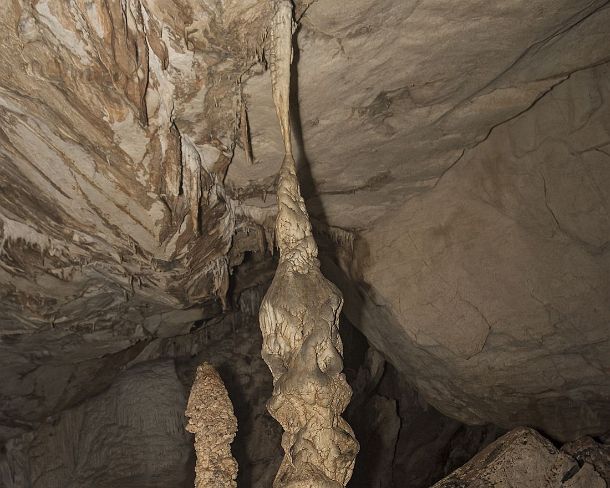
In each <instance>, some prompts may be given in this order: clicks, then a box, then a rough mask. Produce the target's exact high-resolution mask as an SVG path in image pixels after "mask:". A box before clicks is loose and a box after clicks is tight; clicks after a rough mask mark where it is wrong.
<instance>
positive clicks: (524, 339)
mask: <svg viewBox="0 0 610 488" xmlns="http://www.w3.org/2000/svg"><path fill="white" fill-rule="evenodd" d="M609 100H610V66H609V65H604V66H600V67H598V68H593V69H590V70H584V71H581V72H579V73H575V74H573V75H572V76H571V77H570V78H569V79H568V80H566V81H565V82H564V83H562V84H561V85H559V86H557V87H555V88H554V89H553V90H552V91H551V92H549V93H548V94H547V95H546V96H545V97H544V98H543V99H541V100H540V101H539V102H538V103H537V104H536V106H535V107H534V108H532V109H531V110H529V111H528V112H526V113H524V114H523V115H521V116H519V117H517V118H515V119H514V120H512V121H511V122H509V123H507V124H504V125H502V126H500V127H497V128H496V129H495V130H494V131H493V132H492V133H491V135H490V136H489V138H488V139H487V140H486V141H485V142H483V143H481V144H480V145H479V146H477V147H476V148H474V149H472V150H470V151H468V152H466V153H465V155H464V157H463V158H462V159H461V160H460V162H459V164H457V165H455V166H454V167H453V169H452V170H451V171H449V172H448V173H446V175H445V176H444V178H443V179H442V180H441V181H440V182H439V183H438V185H437V186H436V187H435V189H434V190H433V191H430V192H427V193H425V194H423V195H421V196H419V197H416V198H413V199H412V200H411V201H409V203H407V204H406V205H405V206H404V207H402V208H401V209H399V210H398V211H397V212H395V213H394V214H393V215H392V216H391V217H389V218H387V219H385V220H383V221H380V222H379V223H378V224H377V225H376V226H375V227H374V228H373V229H372V230H370V231H368V232H366V233H364V234H363V239H362V240H361V241H360V242H359V243H357V244H356V247H357V250H356V254H357V256H358V259H359V265H358V266H359V268H360V271H361V272H362V275H361V279H362V281H363V282H365V283H366V284H368V285H369V289H368V291H367V294H368V296H369V297H370V298H371V302H368V305H364V306H363V308H368V311H366V312H365V311H363V310H355V309H353V307H352V309H351V311H352V314H354V315H360V316H361V317H360V318H359V319H358V321H357V322H356V323H359V324H361V326H362V327H363V330H364V331H365V333H366V334H367V335H368V336H369V338H370V339H371V340H372V341H373V343H374V344H375V345H376V347H378V348H379V349H381V350H383V351H384V352H385V353H386V354H388V355H389V357H390V359H391V361H392V362H393V363H394V364H395V365H396V366H397V367H398V368H399V369H401V370H402V371H403V372H406V373H407V376H409V377H411V378H413V381H414V382H415V384H416V385H417V388H418V389H419V390H420V391H421V392H422V393H423V394H424V396H425V397H426V398H427V399H428V401H430V402H431V403H432V404H433V405H435V406H436V407H437V408H439V409H440V410H441V411H443V412H445V413H446V414H448V415H450V416H452V417H454V418H458V419H461V420H463V421H466V422H473V423H480V422H493V423H495V424H497V425H500V426H503V427H508V428H509V427H513V426H515V425H519V424H527V425H532V426H535V427H538V428H541V429H543V430H544V431H545V432H547V433H549V434H550V435H552V436H553V437H556V438H558V439H563V440H569V439H574V438H577V437H578V436H580V435H583V434H587V433H588V434H600V433H603V432H605V431H606V430H607V429H608V426H609V425H610V408H609V406H610V380H609V378H610V342H609V340H608V339H609V337H608V333H609V329H608V324H609V323H610V307H609V301H608V297H609V296H610V280H608V276H610V253H608V250H609V249H610V248H609V246H608V242H609V241H608V239H609V238H610V220H609V219H608V215H609V210H610V166H609V165H608V161H609V156H608V154H609V153H608V148H610V145H609V144H610V133H609V132H610V131H609V130H608V128H609V127H610V102H609ZM556 120H562V124H563V125H562V126H560V127H557V125H556V124H554V121H556ZM359 300H360V302H361V303H362V300H361V299H359ZM348 309H350V308H349V307H348ZM368 313H370V314H373V315H375V314H376V315H377V317H378V318H377V320H379V321H381V322H379V321H377V322H375V321H374V320H375V318H374V317H370V318H368V319H366V320H363V319H362V316H363V315H366V314H368ZM380 323H383V324H384V326H383V327H380Z"/></svg>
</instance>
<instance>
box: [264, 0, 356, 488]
mask: <svg viewBox="0 0 610 488" xmlns="http://www.w3.org/2000/svg"><path fill="white" fill-rule="evenodd" d="M275 8H276V11H275V14H274V17H273V24H272V28H271V36H272V57H271V71H272V81H273V83H272V86H273V98H274V101H275V106H276V110H277V115H278V119H279V122H280V127H281V129H282V135H283V140H284V148H285V154H284V162H283V163H282V167H281V169H280V176H279V182H278V187H277V199H278V215H277V221H276V239H277V242H278V248H279V251H280V257H279V263H278V267H277V270H276V273H275V276H274V278H273V281H272V282H271V286H270V287H269V290H267V293H266V295H265V297H264V299H263V302H262V304H261V309H260V326H261V332H262V334H263V350H262V356H263V359H264V360H265V362H266V363H267V365H268V366H269V369H270V370H271V373H272V375H273V396H272V397H271V399H270V400H269V403H268V408H269V412H270V413H271V415H273V417H274V418H275V419H277V420H278V422H279V423H280V424H281V425H282V428H283V429H284V435H283V436H282V447H283V449H284V453H285V455H284V459H283V461H282V464H281V465H280V469H279V471H278V474H277V476H276V478H275V480H274V482H273V486H274V487H276V488H281V487H294V488H298V487H302V488H306V487H309V486H320V487H322V486H324V487H328V488H330V487H336V488H338V487H342V486H345V485H347V482H348V481H349V479H350V477H351V475H352V471H353V469H354V460H355V457H356V454H357V453H358V442H356V439H355V438H354V433H353V431H352V429H351V428H350V426H349V425H348V423H347V422H346V421H345V420H344V419H343V418H342V417H341V414H342V413H343V411H344V410H345V408H346V407H347V405H348V403H349V399H350V397H351V393H352V391H351V388H350V387H349V385H348V384H347V381H346V380H345V375H344V374H343V373H342V370H343V358H342V354H343V345H342V344H341V337H340V336H339V323H338V322H339V314H340V313H341V307H342V306H343V299H342V298H341V294H340V293H339V291H338V290H337V289H336V287H335V286H334V285H333V284H332V283H330V282H329V281H328V280H327V279H326V278H324V276H323V275H322V273H321V271H320V263H319V261H318V259H317V255H318V247H317V245H316V242H315V240H314V238H313V235H312V231H311V224H310V222H309V216H308V215H307V210H306V208H305V203H304V202H303V198H302V197H301V194H300V189H299V183H298V180H297V177H296V172H295V162H294V159H293V156H292V147H291V139H290V136H291V129H290V116H289V113H290V112H289V108H290V107H289V93H290V70H291V62H292V27H293V20H292V19H293V13H292V4H291V3H290V2H288V1H285V0H280V1H278V2H276V4H275Z"/></svg>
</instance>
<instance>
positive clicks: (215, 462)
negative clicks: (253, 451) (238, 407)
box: [186, 363, 237, 488]
mask: <svg viewBox="0 0 610 488" xmlns="http://www.w3.org/2000/svg"><path fill="white" fill-rule="evenodd" d="M186 415H187V417H189V421H188V425H187V430H188V431H189V432H192V433H193V434H195V452H196V454H197V465H196V466H195V476H196V477H195V488H230V487H236V486H237V483H236V481H235V480H236V478H237V462H236V461H235V459H233V456H232V455H231V442H232V441H233V438H234V437H235V433H236V432H237V419H236V418H235V415H234V414H233V405H232V404H231V400H229V395H228V394H227V390H226V389H225V386H224V384H223V382H222V379H221V378H220V376H219V375H218V373H217V372H216V370H215V369H214V368H213V367H212V366H211V365H209V364H208V363H203V364H202V365H200V366H199V367H198V368H197V374H196V376H195V382H194V383H193V387H192V388H191V394H190V396H189V401H188V404H187V407H186Z"/></svg>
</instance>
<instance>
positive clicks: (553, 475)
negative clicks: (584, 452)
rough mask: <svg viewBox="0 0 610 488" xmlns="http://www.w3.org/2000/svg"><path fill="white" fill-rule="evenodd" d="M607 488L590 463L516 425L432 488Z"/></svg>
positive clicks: (535, 433) (534, 432)
mask: <svg viewBox="0 0 610 488" xmlns="http://www.w3.org/2000/svg"><path fill="white" fill-rule="evenodd" d="M458 486H459V487H460V488H486V487H492V486H493V487H495V488H510V487H513V486H519V487H532V488H533V487H536V488H606V482H605V481H604V479H603V478H602V477H601V476H600V474H599V473H598V472H597V471H596V470H595V468H594V466H593V465H592V464H589V463H588V462H584V463H583V464H582V466H580V465H579V463H577V462H576V460H575V459H574V458H572V457H570V456H569V455H567V454H566V453H564V452H562V451H560V450H558V449H557V448H555V447H554V446H553V445H552V444H551V443H550V442H549V441H548V440H547V439H545V438H544V437H542V436H541V435H540V434H538V433H537V432H536V431H534V430H532V429H526V428H519V429H515V430H513V431H511V432H509V433H508V434H506V435H504V436H503V437H501V438H500V439H498V440H497V441H495V442H494V443H492V444H490V445H489V446H487V447H486V448H485V449H484V450H482V451H481V452H480V453H479V454H477V455H476V456H475V457H474V458H473V459H471V460H470V461H469V462H468V463H466V464H465V465H464V466H462V467H461V468H459V469H457V470H456V471H454V472H453V473H452V474H451V475H449V476H447V477H446V478H445V479H443V480H442V481H439V482H438V483H436V484H435V485H434V487H433V488H455V487H458Z"/></svg>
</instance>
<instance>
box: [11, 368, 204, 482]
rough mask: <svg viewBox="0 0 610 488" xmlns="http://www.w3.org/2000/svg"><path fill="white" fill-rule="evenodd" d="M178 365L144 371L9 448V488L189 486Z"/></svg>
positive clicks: (138, 370)
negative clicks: (187, 482) (187, 483)
mask: <svg viewBox="0 0 610 488" xmlns="http://www.w3.org/2000/svg"><path fill="white" fill-rule="evenodd" d="M185 406H186V398H185V395H184V390H183V387H182V385H181V384H180V382H179V381H178V378H177V376H176V371H175V368H174V365H173V362H172V361H156V362H149V363H143V364H140V365H137V366H135V367H133V368H130V369H129V370H127V371H125V372H124V373H123V374H122V375H121V376H120V377H119V378H118V380H117V382H116V383H114V384H113V385H112V386H111V387H110V388H109V389H108V390H107V391H106V392H104V393H102V394H101V395H99V396H97V397H93V398H91V399H89V400H87V401H86V402H84V403H82V404H80V405H79V406H77V407H75V408H72V409H69V410H66V411H65V412H63V413H62V414H61V416H60V417H59V418H58V419H57V420H56V421H55V422H52V423H51V422H50V423H48V424H45V425H43V426H42V427H41V428H40V429H38V430H37V431H35V432H32V433H29V434H26V435H25V436H24V437H22V438H15V439H13V440H11V441H9V443H8V445H7V458H6V459H5V460H4V462H3V463H0V468H1V469H0V476H1V478H0V480H1V481H2V482H4V486H6V488H81V487H85V486H86V487H91V488H94V487H95V488H112V487H119V486H120V487H121V488H140V487H142V486H146V487H150V488H167V487H168V486H176V487H177V486H184V484H185V482H186V481H187V480H188V469H187V468H188V462H189V457H190V453H191V449H192V442H191V440H190V439H189V436H188V434H187V433H186V431H185V430H184V409H185Z"/></svg>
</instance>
